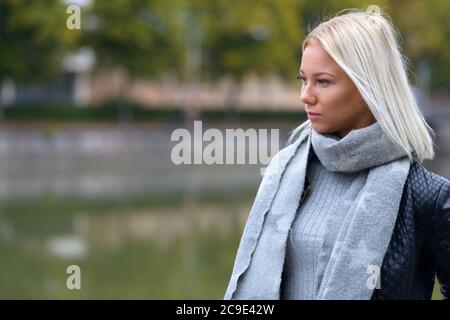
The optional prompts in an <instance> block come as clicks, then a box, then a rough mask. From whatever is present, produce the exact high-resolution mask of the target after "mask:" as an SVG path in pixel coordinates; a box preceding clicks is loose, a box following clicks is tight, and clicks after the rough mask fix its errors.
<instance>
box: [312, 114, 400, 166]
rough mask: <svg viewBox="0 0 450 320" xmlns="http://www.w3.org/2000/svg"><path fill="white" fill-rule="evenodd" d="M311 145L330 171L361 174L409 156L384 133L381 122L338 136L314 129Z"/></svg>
mask: <svg viewBox="0 0 450 320" xmlns="http://www.w3.org/2000/svg"><path fill="white" fill-rule="evenodd" d="M311 144H312V147H313V150H314V152H315V154H316V155H317V158H318V159H319V160H320V162H321V163H322V165H323V166H324V167H325V168H326V169H327V170H328V171H338V172H348V173H351V172H358V171H361V170H364V169H369V168H372V167H375V166H379V165H382V164H385V163H388V162H391V161H394V160H397V159H399V158H402V157H404V156H406V152H405V151H404V150H401V149H400V147H398V146H397V145H396V144H395V143H393V142H392V141H391V140H390V139H389V137H388V136H387V135H386V134H385V133H384V132H383V130H382V129H381V126H380V124H379V123H378V122H375V123H373V124H371V125H369V126H367V127H365V128H361V129H356V130H351V131H350V132H349V133H348V134H347V135H346V136H344V137H343V138H340V137H339V135H338V134H336V133H333V134H320V133H318V132H317V131H315V130H314V128H311Z"/></svg>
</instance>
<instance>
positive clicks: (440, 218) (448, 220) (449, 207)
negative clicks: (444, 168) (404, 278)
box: [431, 180, 450, 300]
mask: <svg viewBox="0 0 450 320" xmlns="http://www.w3.org/2000/svg"><path fill="white" fill-rule="evenodd" d="M431 239H432V241H431V247H432V251H433V257H434V264H435V266H436V275H437V278H438V281H439V283H440V285H441V293H442V296H443V297H444V299H445V300H448V299H450V182H449V181H448V180H446V182H445V183H444V184H443V185H442V187H441V189H440V192H439V196H438V200H437V202H436V207H435V209H434V213H433V216H432V221H431Z"/></svg>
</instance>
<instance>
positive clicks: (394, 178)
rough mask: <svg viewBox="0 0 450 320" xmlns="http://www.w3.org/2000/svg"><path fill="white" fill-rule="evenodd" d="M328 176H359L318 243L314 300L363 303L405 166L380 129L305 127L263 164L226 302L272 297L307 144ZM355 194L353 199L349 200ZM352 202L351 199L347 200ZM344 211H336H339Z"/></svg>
mask: <svg viewBox="0 0 450 320" xmlns="http://www.w3.org/2000/svg"><path fill="white" fill-rule="evenodd" d="M311 145H312V146H313V148H314V151H315V153H316V154H317V157H318V158H319V160H320V161H321V163H322V164H323V165H324V166H325V168H327V170H330V171H342V172H361V174H360V175H359V176H358V177H357V178H356V179H355V180H354V181H353V182H352V185H351V187H350V188H349V191H348V192H347V193H345V194H344V196H343V197H342V199H340V201H339V203H337V204H336V206H334V208H335V210H339V211H340V212H346V214H345V217H344V220H343V221H342V224H340V225H339V226H338V225H336V224H332V223H330V224H329V225H328V226H326V228H327V232H330V233H331V234H335V235H336V237H335V238H333V239H331V237H330V239H329V240H327V241H324V242H323V243H322V246H321V255H320V257H319V259H320V261H322V263H321V265H322V266H323V268H324V269H323V270H322V274H323V278H322V279H320V287H319V291H318V293H317V298H318V299H370V298H371V296H372V293H373V290H374V288H375V286H376V287H377V288H379V286H380V285H381V286H382V285H383V284H382V283H381V284H380V283H379V281H377V280H379V270H380V268H381V264H382V262H383V258H384V255H385V253H386V250H387V247H388V244H389V241H390V238H391V236H392V231H393V228H394V225H395V220H396V218H397V213H398V209H399V205H400V200H401V196H402V192H403V186H404V183H405V181H406V178H407V175H408V172H409V167H410V161H409V159H408V158H407V157H405V153H404V152H402V151H401V150H400V149H399V148H398V147H397V146H396V145H395V144H394V143H392V142H391V141H390V140H389V138H388V137H387V136H386V135H385V134H384V132H383V131H382V129H381V126H380V125H379V123H377V122H376V123H374V124H372V125H370V126H368V127H366V128H362V129H358V130H352V131H350V133H348V134H347V135H346V136H345V137H344V138H342V139H339V137H338V136H337V135H322V134H319V133H317V132H316V131H315V130H314V129H312V128H311V127H310V126H309V127H306V128H305V129H304V130H303V131H302V132H301V134H300V136H299V138H298V139H297V140H296V141H295V142H294V143H293V144H291V145H289V146H287V147H286V148H284V149H283V150H281V151H280V152H279V153H278V154H277V155H276V156H274V158H273V159H272V161H271V162H270V164H269V166H268V167H267V169H266V172H265V175H264V177H263V180H262V182H261V185H260V187H259V189H258V193H257V195H256V198H255V201H254V203H253V206H252V209H251V211H250V214H249V217H248V221H247V223H246V225H245V228H244V232H243V235H242V238H241V242H240V245H239V248H238V251H237V255H236V260H235V263H234V267H233V272H232V275H231V279H230V282H229V285H228V288H227V292H226V294H225V299H279V296H280V283H281V273H282V270H283V264H284V256H285V249H286V241H287V237H288V233H289V229H290V227H291V224H292V222H293V220H294V218H295V214H296V212H297V209H298V207H299V205H301V203H300V195H301V193H302V190H303V187H304V183H305V174H306V168H307V162H308V155H309V152H310V146H311ZM355 195H356V197H355ZM349 199H356V201H349ZM341 210H343V211H341Z"/></svg>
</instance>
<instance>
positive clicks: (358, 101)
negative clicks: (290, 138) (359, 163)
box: [299, 40, 376, 138]
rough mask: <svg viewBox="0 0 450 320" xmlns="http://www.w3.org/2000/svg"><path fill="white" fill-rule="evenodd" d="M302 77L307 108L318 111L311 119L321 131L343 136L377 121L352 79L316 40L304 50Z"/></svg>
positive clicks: (315, 127)
mask: <svg viewBox="0 0 450 320" xmlns="http://www.w3.org/2000/svg"><path fill="white" fill-rule="evenodd" d="M299 78H301V80H302V81H303V84H302V88H301V95H300V99H301V101H302V102H303V103H304V104H305V111H306V112H312V113H317V114H319V116H317V117H316V118H310V119H311V124H312V127H313V128H314V130H316V131H317V132H318V133H322V134H328V133H337V134H338V135H339V136H340V137H341V138H343V137H344V136H345V135H347V133H349V132H350V131H351V130H352V129H360V128H364V127H367V126H369V125H371V124H372V123H374V122H375V121H376V120H375V118H374V117H373V115H372V112H371V111H370V109H369V107H368V106H367V104H366V103H365V101H364V100H363V99H362V97H361V95H360V93H359V91H358V90H357V88H356V86H355V85H354V83H353V81H352V80H351V79H350V78H349V77H348V76H347V74H346V73H345V72H344V71H343V70H342V69H341V68H340V67H339V66H338V65H337V64H336V62H334V60H333V59H332V58H331V57H330V56H329V55H328V53H327V52H326V51H325V50H323V49H322V47H321V46H320V44H319V43H318V42H317V40H310V41H309V42H308V44H307V46H306V48H305V50H304V51H303V55H302V61H301V66H300V77H299Z"/></svg>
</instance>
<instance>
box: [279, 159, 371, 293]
mask: <svg viewBox="0 0 450 320" xmlns="http://www.w3.org/2000/svg"><path fill="white" fill-rule="evenodd" d="M309 161H310V163H309V165H308V171H307V179H308V181H309V183H310V189H309V194H308V195H307V197H306V198H305V199H304V201H303V203H302V205H301V206H300V207H299V209H298V212H297V216H296V218H295V220H294V222H293V224H292V227H291V230H290V233H289V238H288V242H287V248H286V258H285V259H286V260H285V264H284V271H283V280H282V285H281V297H280V298H281V299H289V300H314V299H316V294H317V292H318V290H319V285H320V282H321V279H322V277H323V274H321V273H322V271H323V269H322V270H321V268H319V266H318V257H319V254H320V244H321V242H322V241H323V240H324V237H332V238H335V237H336V234H325V232H324V226H325V224H326V222H327V221H330V220H329V219H332V220H334V223H336V224H337V225H338V224H340V222H341V221H342V220H343V218H344V216H345V212H341V213H340V214H341V216H335V215H333V216H332V215H331V214H329V212H330V210H329V209H330V208H331V206H332V205H333V204H336V203H337V202H338V200H339V198H340V197H341V196H342V195H343V194H344V193H345V191H346V190H347V189H348V188H349V187H350V185H351V183H352V180H353V179H355V178H356V177H357V176H358V175H360V174H367V170H363V171H359V172H356V173H348V172H333V171H328V170H327V169H326V168H325V167H324V166H323V165H322V164H321V163H320V161H319V159H318V158H317V156H316V155H315V154H314V152H313V150H311V158H310V160H309ZM355 196H356V195H355ZM333 241H334V240H333Z"/></svg>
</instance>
